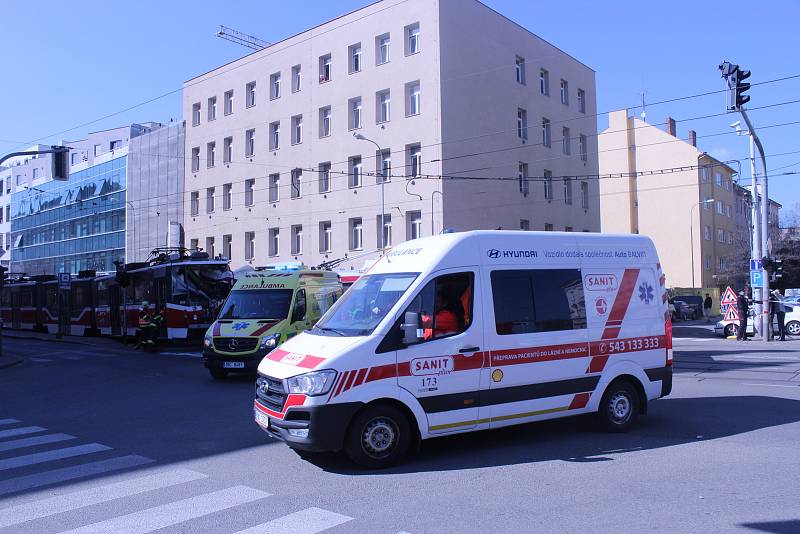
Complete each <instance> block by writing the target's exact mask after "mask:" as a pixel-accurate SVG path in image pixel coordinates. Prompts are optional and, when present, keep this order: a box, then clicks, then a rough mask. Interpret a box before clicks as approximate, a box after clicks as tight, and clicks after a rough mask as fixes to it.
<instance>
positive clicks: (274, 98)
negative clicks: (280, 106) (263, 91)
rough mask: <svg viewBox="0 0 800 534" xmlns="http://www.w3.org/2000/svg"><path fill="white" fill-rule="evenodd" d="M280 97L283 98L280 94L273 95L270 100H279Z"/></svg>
mask: <svg viewBox="0 0 800 534" xmlns="http://www.w3.org/2000/svg"><path fill="white" fill-rule="evenodd" d="M280 98H281V97H280V95H278V96H271V97H269V101H270V102H272V101H273V100H279V99H280Z"/></svg>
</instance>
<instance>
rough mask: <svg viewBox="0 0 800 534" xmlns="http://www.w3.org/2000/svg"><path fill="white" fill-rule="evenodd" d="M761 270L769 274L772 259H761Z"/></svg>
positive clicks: (767, 257) (765, 257)
mask: <svg viewBox="0 0 800 534" xmlns="http://www.w3.org/2000/svg"><path fill="white" fill-rule="evenodd" d="M761 268H762V269H764V270H765V271H767V272H771V271H772V258H770V257H769V256H764V257H763V258H761Z"/></svg>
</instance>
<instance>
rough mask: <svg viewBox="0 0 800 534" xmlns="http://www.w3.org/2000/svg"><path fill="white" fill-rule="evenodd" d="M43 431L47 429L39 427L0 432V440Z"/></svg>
mask: <svg viewBox="0 0 800 534" xmlns="http://www.w3.org/2000/svg"><path fill="white" fill-rule="evenodd" d="M45 430H47V429H46V428H42V427H40V426H23V427H20V428H10V429H8V430H0V439H4V438H13V437H14V436H24V435H25V434H35V433H36V432H44V431H45Z"/></svg>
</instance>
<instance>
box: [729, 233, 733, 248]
mask: <svg viewBox="0 0 800 534" xmlns="http://www.w3.org/2000/svg"><path fill="white" fill-rule="evenodd" d="M728 244H729V245H733V232H728Z"/></svg>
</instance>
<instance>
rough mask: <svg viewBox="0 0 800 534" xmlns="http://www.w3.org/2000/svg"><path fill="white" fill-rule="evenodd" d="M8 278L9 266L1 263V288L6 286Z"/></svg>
mask: <svg viewBox="0 0 800 534" xmlns="http://www.w3.org/2000/svg"><path fill="white" fill-rule="evenodd" d="M7 279H8V267H3V266H2V265H0V289H2V288H3V287H5V285H6V280H7Z"/></svg>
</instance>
